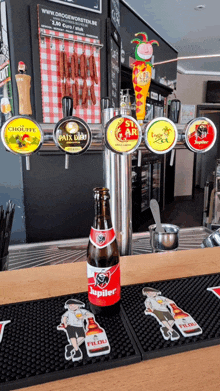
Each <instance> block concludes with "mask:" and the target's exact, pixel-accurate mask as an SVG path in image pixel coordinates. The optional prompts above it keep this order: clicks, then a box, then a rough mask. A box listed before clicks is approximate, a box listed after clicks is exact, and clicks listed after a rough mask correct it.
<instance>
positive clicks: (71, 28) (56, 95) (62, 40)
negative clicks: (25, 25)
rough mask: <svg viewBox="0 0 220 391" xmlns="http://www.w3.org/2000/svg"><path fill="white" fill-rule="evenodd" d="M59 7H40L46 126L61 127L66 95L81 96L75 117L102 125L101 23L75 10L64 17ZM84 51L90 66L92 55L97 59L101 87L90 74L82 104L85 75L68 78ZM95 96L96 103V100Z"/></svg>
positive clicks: (41, 64)
mask: <svg viewBox="0 0 220 391" xmlns="http://www.w3.org/2000/svg"><path fill="white" fill-rule="evenodd" d="M56 7H57V8H55V5H54V4H49V6H45V5H38V27H39V30H38V32H39V49H40V51H39V57H40V73H41V91H40V92H39V93H41V98H42V114H43V122H44V123H52V124H57V122H58V121H60V120H61V119H62V118H63V111H62V97H63V96H64V95H65V94H70V96H71V95H72V94H73V95H74V96H76V95H77V96H78V99H75V102H76V101H77V104H76V105H74V112H73V115H74V116H76V117H81V118H83V119H84V121H86V122H87V123H100V122H101V109H100V99H101V61H100V50H96V48H97V47H96V46H93V45H96V44H97V45H101V42H100V37H101V27H100V25H101V23H100V20H99V18H98V17H97V15H94V14H91V13H88V12H87V14H86V16H85V13H83V12H82V11H81V12H80V11H79V12H77V14H76V13H74V12H73V11H74V10H73V9H72V8H68V9H67V12H65V13H62V7H61V6H59V4H57V5H56ZM33 23H34V22H33ZM33 44H34V43H33ZM62 51H64V52H65V54H64V56H65V57H66V62H65V64H66V65H67V66H65V64H64V66H63V67H62V65H60V64H62V62H61V57H60V55H61V52H62ZM83 51H85V56H86V63H87V62H89V58H90V57H91V56H92V55H93V56H94V59H95V65H96V74H97V80H96V81H97V83H96V82H95V83H94V82H93V80H92V78H91V77H90V72H89V70H87V73H86V75H85V76H86V86H87V87H88V91H89V93H88V94H87V95H86V102H82V96H83V95H84V94H83V90H84V81H85V80H84V79H83V78H82V77H81V73H80V72H78V76H76V77H75V76H74V78H73V74H72V72H68V77H66V76H67V74H66V73H67V69H71V61H72V56H73V53H75V54H76V55H77V56H78V58H80V56H81V55H82V53H83ZM34 60H35V62H38V61H39V58H38V57H37V56H36V58H34ZM64 70H65V71H64ZM62 74H63V75H62ZM64 74H65V77H64ZM34 81H35V89H38V84H39V79H38V78H37V77H35V80H34ZM64 89H65V90H66V91H65V92H64V91H63V90H64ZM92 91H93V92H94V94H93V92H92ZM92 95H94V98H95V99H94V98H93V99H92ZM83 103H84V104H83ZM39 114H40V113H39Z"/></svg>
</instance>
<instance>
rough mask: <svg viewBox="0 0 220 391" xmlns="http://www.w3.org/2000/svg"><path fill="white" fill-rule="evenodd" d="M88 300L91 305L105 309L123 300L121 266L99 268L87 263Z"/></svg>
mask: <svg viewBox="0 0 220 391" xmlns="http://www.w3.org/2000/svg"><path fill="white" fill-rule="evenodd" d="M87 277H88V298H89V301H90V303H92V304H94V305H97V306H100V307H105V306H109V305H113V304H115V303H117V302H118V301H119V300H120V298H121V287H120V266H119V263H118V264H117V265H115V266H112V267H106V268H99V267H93V266H91V265H89V264H88V263H87Z"/></svg>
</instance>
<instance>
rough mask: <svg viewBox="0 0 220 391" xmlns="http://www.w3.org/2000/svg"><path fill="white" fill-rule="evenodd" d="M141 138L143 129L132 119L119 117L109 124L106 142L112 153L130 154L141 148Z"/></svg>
mask: <svg viewBox="0 0 220 391" xmlns="http://www.w3.org/2000/svg"><path fill="white" fill-rule="evenodd" d="M141 138H142V132H141V127H140V125H139V124H138V122H137V121H135V120H134V118H132V117H129V116H126V117H125V116H118V117H115V118H113V119H112V120H110V121H109V122H108V123H107V126H106V132H105V141H106V145H107V147H108V148H109V149H110V150H111V151H112V152H116V153H119V154H130V153H132V152H134V151H136V149H137V148H138V147H139V145H140V143H141Z"/></svg>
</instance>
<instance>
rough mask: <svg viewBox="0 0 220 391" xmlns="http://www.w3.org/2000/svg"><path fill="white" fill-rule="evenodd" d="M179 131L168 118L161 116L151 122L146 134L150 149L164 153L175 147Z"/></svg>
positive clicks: (146, 141)
mask: <svg viewBox="0 0 220 391" xmlns="http://www.w3.org/2000/svg"><path fill="white" fill-rule="evenodd" d="M177 138H178V131H177V128H176V126H175V124H174V123H173V122H172V121H170V120H169V119H168V118H165V117H159V118H155V119H154V120H153V121H151V122H149V123H148V125H147V127H146V129H145V134H144V139H145V144H146V146H147V148H148V149H150V150H151V151H152V152H154V153H157V154H164V153H167V152H169V151H171V149H173V148H174V147H175V145H176V143H177Z"/></svg>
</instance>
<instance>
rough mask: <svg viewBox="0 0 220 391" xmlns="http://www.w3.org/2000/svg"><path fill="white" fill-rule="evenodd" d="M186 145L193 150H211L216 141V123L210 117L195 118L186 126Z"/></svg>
mask: <svg viewBox="0 0 220 391" xmlns="http://www.w3.org/2000/svg"><path fill="white" fill-rule="evenodd" d="M185 136H186V145H187V147H188V148H189V149H190V150H191V151H193V152H198V153H204V152H207V151H209V150H210V149H211V148H212V147H213V145H214V144H215V141H216V136H217V130H216V126H215V124H214V123H213V122H212V121H211V120H210V119H208V118H204V117H199V118H195V119H193V120H192V121H191V122H189V124H188V125H187V127H186V135H185Z"/></svg>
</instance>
